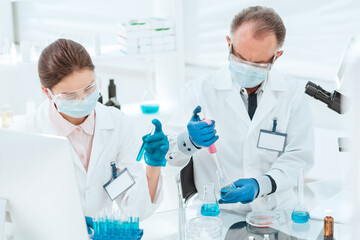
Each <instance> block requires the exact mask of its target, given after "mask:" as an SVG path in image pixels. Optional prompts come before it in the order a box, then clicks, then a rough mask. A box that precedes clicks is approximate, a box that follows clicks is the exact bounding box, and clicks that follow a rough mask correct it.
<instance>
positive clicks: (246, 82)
mask: <svg viewBox="0 0 360 240" xmlns="http://www.w3.org/2000/svg"><path fill="white" fill-rule="evenodd" d="M274 59H275V55H274V57H273V58H272V60H271V62H270V63H252V62H248V61H245V60H243V59H240V58H238V57H236V56H235V55H234V54H233V53H232V44H231V45H230V52H229V70H230V72H231V77H232V79H233V81H235V82H236V83H238V84H239V85H240V86H241V87H244V88H253V87H256V86H258V85H260V84H261V83H262V82H263V81H264V80H266V79H267V77H268V74H269V71H270V69H271V66H272V63H273V61H274Z"/></svg>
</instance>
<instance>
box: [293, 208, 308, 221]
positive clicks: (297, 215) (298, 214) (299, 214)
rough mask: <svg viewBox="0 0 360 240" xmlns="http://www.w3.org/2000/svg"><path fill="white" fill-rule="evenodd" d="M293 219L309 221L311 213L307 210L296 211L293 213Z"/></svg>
mask: <svg viewBox="0 0 360 240" xmlns="http://www.w3.org/2000/svg"><path fill="white" fill-rule="evenodd" d="M291 219H292V220H293V222H295V223H307V222H308V221H309V219H310V214H309V212H306V211H294V212H293V213H292V214H291Z"/></svg>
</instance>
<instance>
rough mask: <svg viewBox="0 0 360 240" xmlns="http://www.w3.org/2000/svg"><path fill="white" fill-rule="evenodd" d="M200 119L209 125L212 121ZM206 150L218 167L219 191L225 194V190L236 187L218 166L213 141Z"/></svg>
mask: <svg viewBox="0 0 360 240" xmlns="http://www.w3.org/2000/svg"><path fill="white" fill-rule="evenodd" d="M202 121H203V122H206V123H207V124H208V125H210V124H211V123H212V122H211V120H209V119H206V118H204V119H203V120H202ZM208 151H209V153H210V154H212V155H213V157H214V161H215V165H216V167H217V169H218V170H217V172H218V174H219V176H218V177H219V180H220V188H221V190H220V191H221V193H222V194H226V193H227V192H229V191H232V190H234V189H236V187H235V185H234V183H233V182H231V181H229V180H228V178H227V176H225V174H224V172H223V170H222V168H221V167H220V162H219V159H218V158H217V156H216V152H217V149H216V146H215V143H213V144H212V145H211V146H209V147H208Z"/></svg>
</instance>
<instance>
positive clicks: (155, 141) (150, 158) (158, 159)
mask: <svg viewBox="0 0 360 240" xmlns="http://www.w3.org/2000/svg"><path fill="white" fill-rule="evenodd" d="M152 123H153V124H154V125H155V132H154V134H153V135H145V136H143V138H142V139H143V141H144V143H145V145H144V149H145V155H144V158H145V162H146V164H147V165H149V166H153V167H165V165H166V159H165V155H166V153H167V152H168V151H169V140H168V138H167V137H166V136H165V134H164V132H163V131H162V127H161V122H160V121H159V120H157V119H153V120H152Z"/></svg>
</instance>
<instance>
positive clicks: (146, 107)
mask: <svg viewBox="0 0 360 240" xmlns="http://www.w3.org/2000/svg"><path fill="white" fill-rule="evenodd" d="M140 108H141V111H142V113H144V114H154V113H157V112H159V108H160V106H159V104H141V105H140Z"/></svg>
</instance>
